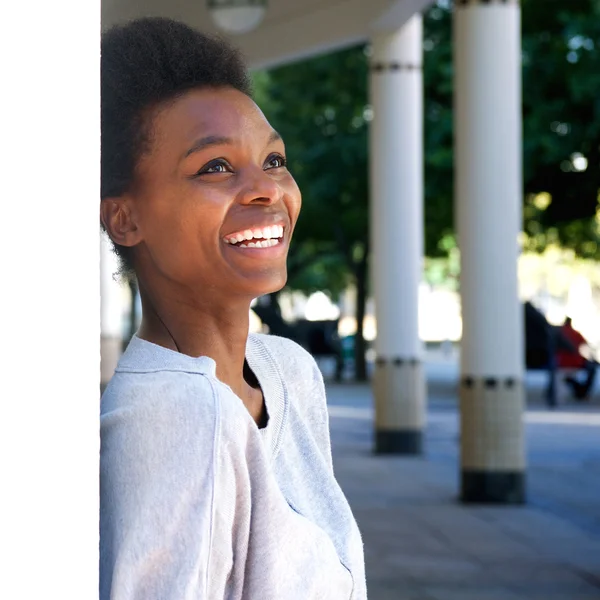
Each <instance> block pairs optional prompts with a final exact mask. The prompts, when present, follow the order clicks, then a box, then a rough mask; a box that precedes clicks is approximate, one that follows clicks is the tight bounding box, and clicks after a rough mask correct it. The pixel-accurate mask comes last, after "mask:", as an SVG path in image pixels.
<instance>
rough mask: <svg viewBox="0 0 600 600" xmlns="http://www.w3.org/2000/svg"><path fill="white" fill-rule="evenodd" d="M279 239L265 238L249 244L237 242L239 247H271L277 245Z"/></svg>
mask: <svg viewBox="0 0 600 600" xmlns="http://www.w3.org/2000/svg"><path fill="white" fill-rule="evenodd" d="M277 244H279V240H278V239H270V240H263V241H262V242H248V243H247V244H236V246H237V247H238V248H271V246H277Z"/></svg>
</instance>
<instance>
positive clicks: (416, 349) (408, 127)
mask: <svg viewBox="0 0 600 600" xmlns="http://www.w3.org/2000/svg"><path fill="white" fill-rule="evenodd" d="M372 43H373V55H372V58H371V76H370V94H371V104H372V107H373V114H374V117H373V121H372V123H371V132H370V180H371V215H370V221H371V248H372V254H371V263H370V265H371V276H372V281H373V292H374V296H375V312H376V317H377V339H376V341H375V349H376V352H377V360H376V367H375V373H374V375H373V393H374V397H375V451H376V452H380V453H399V454H419V453H421V452H422V445H423V442H422V438H423V433H422V432H423V427H424V423H425V397H426V392H425V378H424V373H423V366H422V362H421V361H422V345H421V342H420V340H419V329H418V322H419V319H418V295H419V282H420V280H421V271H422V255H423V74H422V68H421V66H422V21H421V16H420V15H416V16H414V17H412V18H411V19H410V21H408V22H407V23H406V24H405V25H404V26H403V27H402V28H401V29H399V30H397V31H394V32H391V33H390V32H382V33H378V34H377V35H376V36H375V37H374V38H373V40H372Z"/></svg>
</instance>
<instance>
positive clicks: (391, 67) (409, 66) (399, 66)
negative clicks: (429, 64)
mask: <svg viewBox="0 0 600 600" xmlns="http://www.w3.org/2000/svg"><path fill="white" fill-rule="evenodd" d="M422 68H423V67H422V66H421V65H416V64H413V63H401V62H376V63H372V64H371V71H373V73H384V72H386V71H391V72H396V71H420V70H421V69H422Z"/></svg>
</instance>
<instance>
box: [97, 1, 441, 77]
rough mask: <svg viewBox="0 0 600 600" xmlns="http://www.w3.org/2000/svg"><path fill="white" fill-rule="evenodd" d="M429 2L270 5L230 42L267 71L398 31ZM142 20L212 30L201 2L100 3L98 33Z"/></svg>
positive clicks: (210, 21) (298, 2)
mask: <svg viewBox="0 0 600 600" xmlns="http://www.w3.org/2000/svg"><path fill="white" fill-rule="evenodd" d="M432 1H433V0H270V1H269V6H268V9H267V14H266V16H265V19H264V20H263V22H262V23H261V25H260V26H259V27H258V28H257V29H255V30H254V31H252V32H250V33H248V34H244V35H239V36H235V37H232V38H231V39H232V40H233V41H234V43H235V44H236V45H237V46H239V47H240V48H241V50H242V52H243V53H244V55H245V56H246V59H247V61H248V63H249V65H250V66H251V67H252V68H262V67H272V66H276V65H280V64H284V63H288V62H291V61H294V60H299V59H301V58H305V57H308V56H312V55H315V54H319V53H322V52H327V51H330V50H335V49H338V48H343V47H344V46H350V45H352V44H357V43H360V42H364V41H366V40H368V39H369V38H370V37H371V36H372V35H373V33H375V32H377V31H381V30H394V29H397V28H399V27H401V26H402V25H403V24H404V23H405V22H406V21H408V19H409V18H410V17H411V16H412V15H413V14H415V13H416V12H419V11H422V10H423V9H424V8H426V7H427V6H428V5H430V4H432ZM144 16H162V17H170V18H173V19H178V20H181V21H184V22H185V23H187V24H189V25H191V26H193V27H196V28H198V29H201V30H203V31H215V26H214V25H213V23H212V20H211V17H210V14H209V12H208V9H207V8H206V0H103V1H102V28H103V29H106V28H108V27H110V26H111V25H114V24H116V23H122V22H124V21H128V20H131V19H135V18H138V17H144Z"/></svg>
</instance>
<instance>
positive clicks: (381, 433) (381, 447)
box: [375, 429, 423, 454]
mask: <svg viewBox="0 0 600 600" xmlns="http://www.w3.org/2000/svg"><path fill="white" fill-rule="evenodd" d="M375 452H376V453H377V454H422V453H423V432H422V431H420V430H416V429H404V430H402V429H396V430H394V429H379V430H376V431H375Z"/></svg>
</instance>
